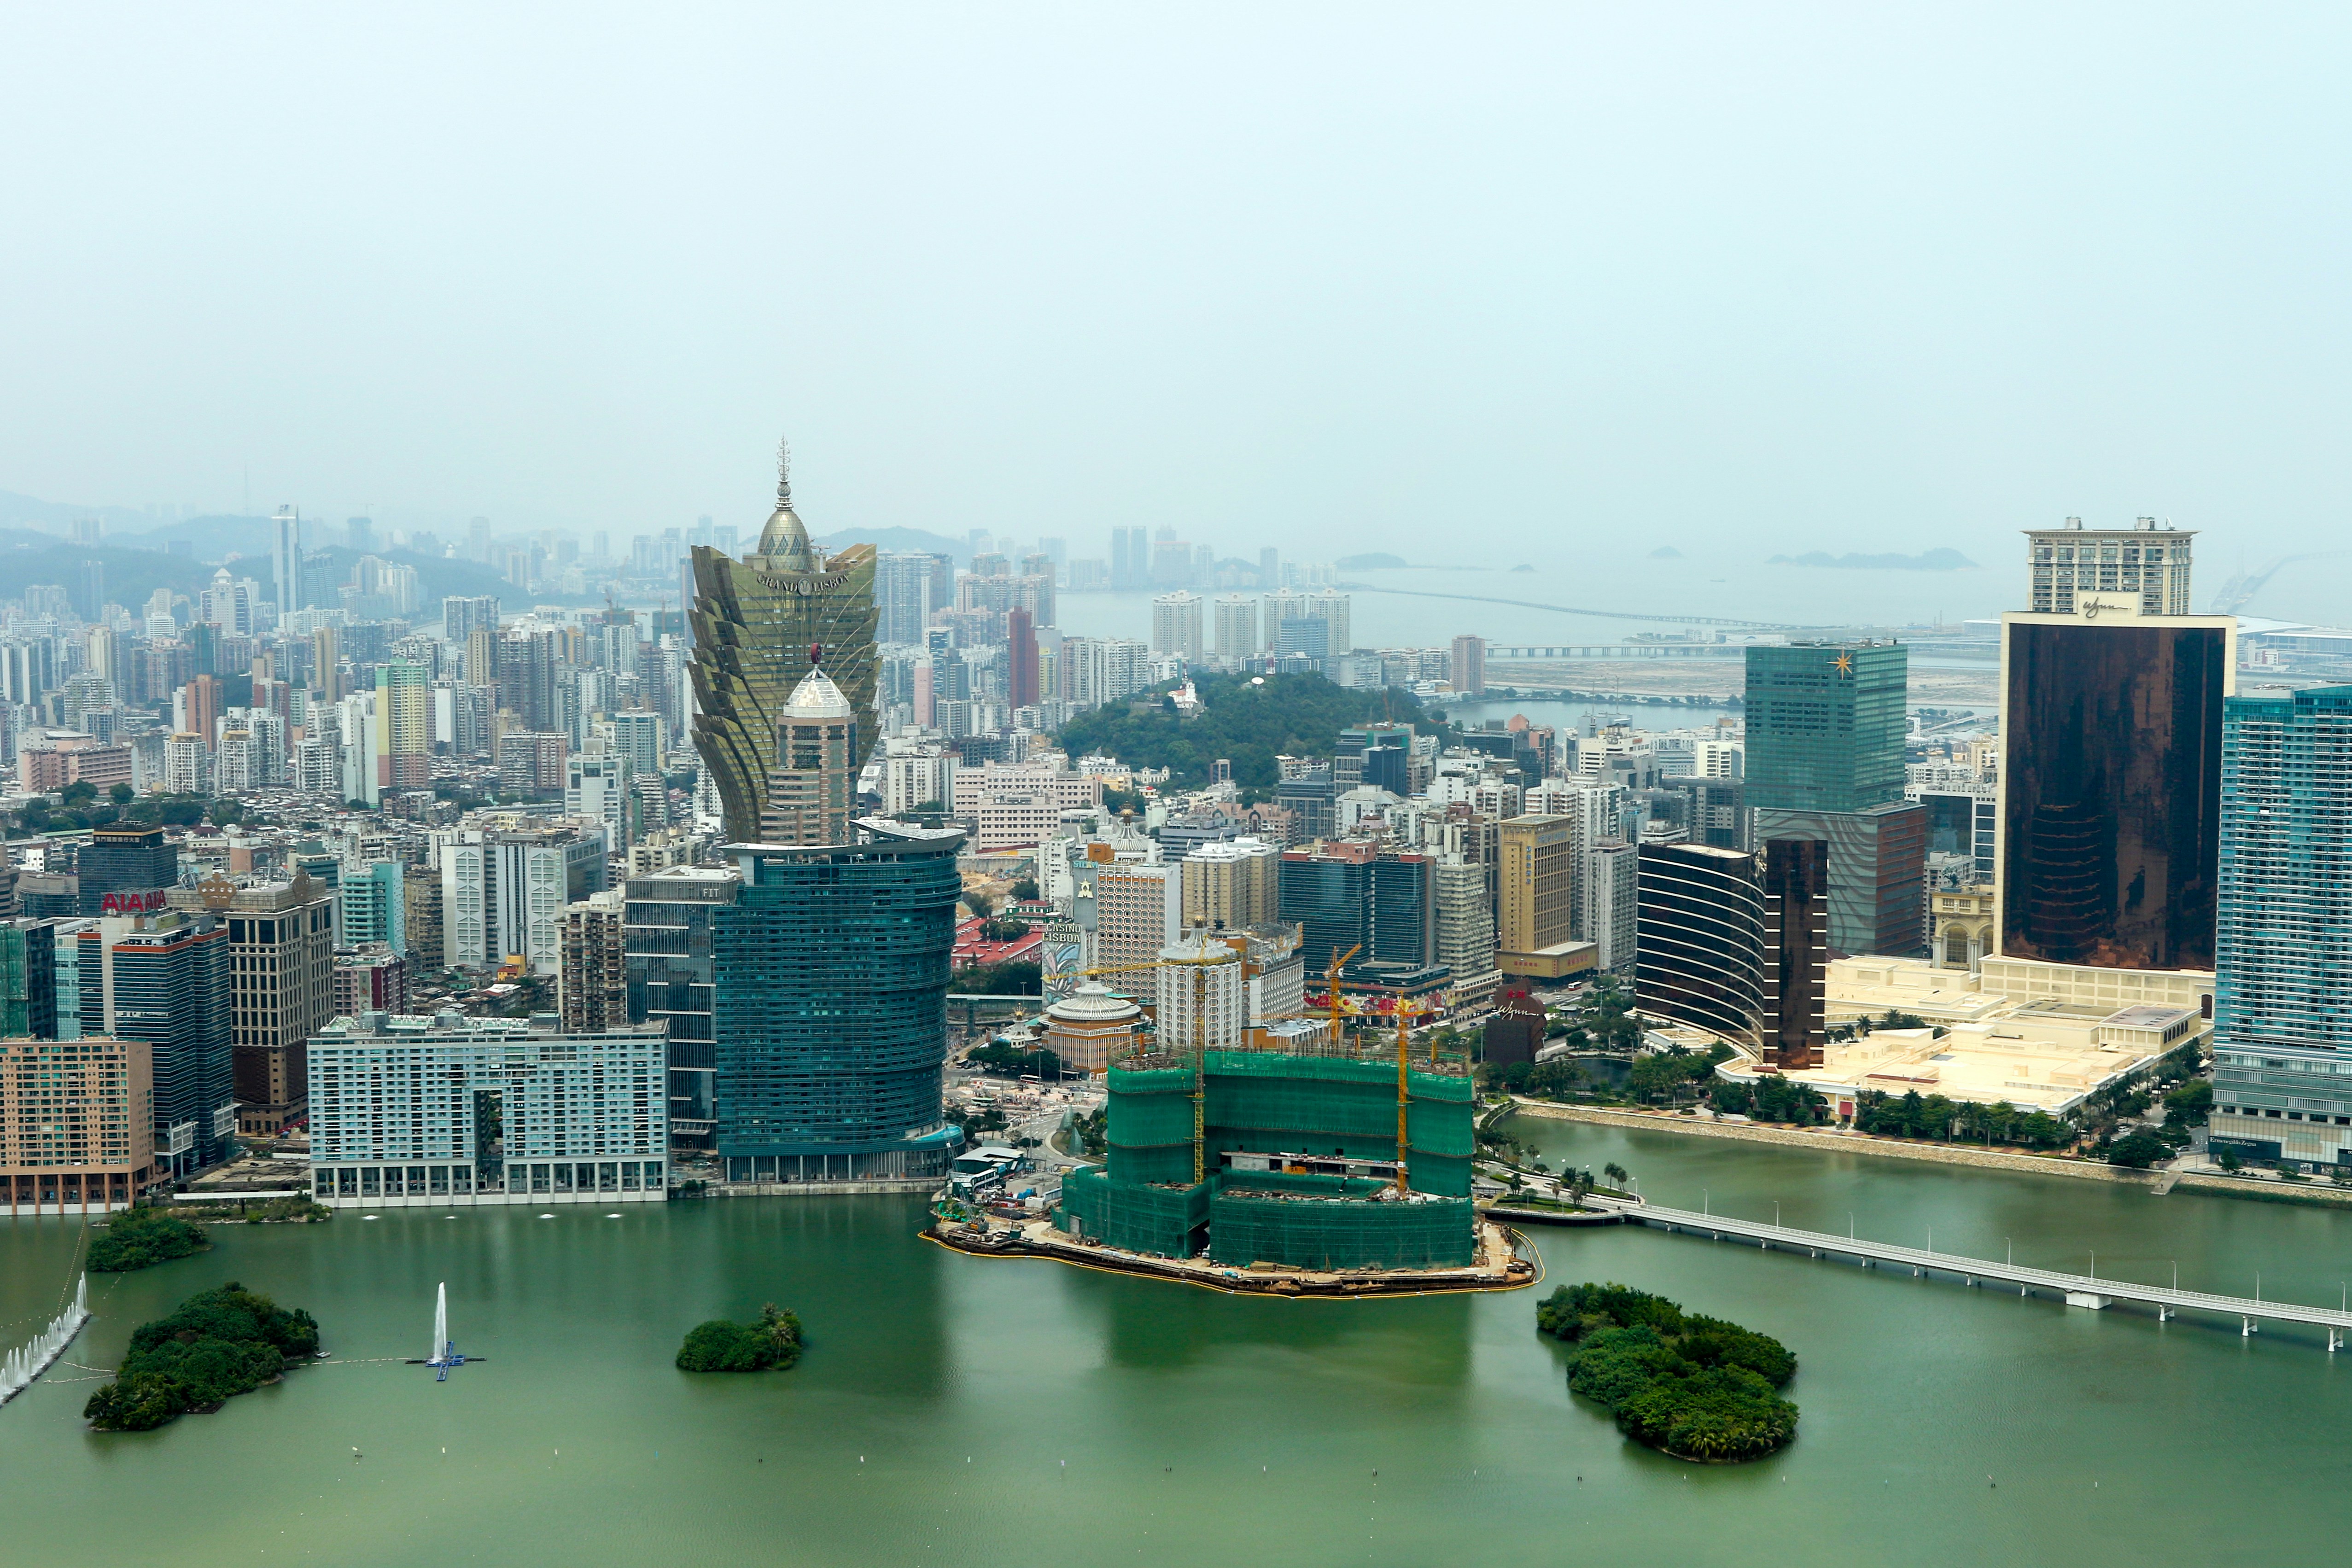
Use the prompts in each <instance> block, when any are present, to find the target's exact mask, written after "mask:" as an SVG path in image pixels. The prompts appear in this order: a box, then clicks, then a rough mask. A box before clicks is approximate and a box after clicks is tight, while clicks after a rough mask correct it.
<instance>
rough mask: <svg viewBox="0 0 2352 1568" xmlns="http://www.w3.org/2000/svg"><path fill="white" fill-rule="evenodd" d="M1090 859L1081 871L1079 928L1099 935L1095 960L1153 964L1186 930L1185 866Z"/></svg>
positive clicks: (1100, 964)
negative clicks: (1164, 949)
mask: <svg viewBox="0 0 2352 1568" xmlns="http://www.w3.org/2000/svg"><path fill="white" fill-rule="evenodd" d="M1098 847H1099V848H1100V849H1101V850H1102V852H1103V853H1104V855H1105V856H1106V858H1105V859H1103V860H1099V861H1097V860H1093V859H1088V860H1086V861H1083V862H1079V864H1078V866H1077V868H1076V870H1077V887H1076V914H1077V924H1078V928H1079V929H1080V930H1081V931H1084V932H1088V933H1091V935H1092V936H1093V948H1094V961H1095V964H1096V965H1097V967H1101V968H1106V969H1116V968H1124V967H1129V966H1130V965H1137V964H1149V963H1151V962H1153V961H1154V960H1156V959H1157V958H1158V957H1159V956H1160V948H1162V947H1165V946H1168V944H1169V943H1171V942H1173V941H1176V940H1177V939H1178V938H1179V937H1180V936H1182V934H1183V928H1184V877H1183V871H1182V868H1181V867H1179V866H1171V865H1139V864H1136V863H1133V862H1127V861H1114V860H1110V859H1108V858H1107V857H1108V854H1109V846H1108V845H1102V846H1098Z"/></svg>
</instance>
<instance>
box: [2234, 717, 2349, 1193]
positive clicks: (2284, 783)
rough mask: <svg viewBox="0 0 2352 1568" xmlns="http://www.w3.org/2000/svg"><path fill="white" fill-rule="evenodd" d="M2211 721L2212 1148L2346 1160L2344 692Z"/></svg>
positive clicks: (2258, 1155)
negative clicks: (2216, 835)
mask: <svg viewBox="0 0 2352 1568" xmlns="http://www.w3.org/2000/svg"><path fill="white" fill-rule="evenodd" d="M2221 724H2222V738H2221V849H2220V856H2219V861H2220V866H2219V869H2220V883H2221V894H2220V900H2219V929H2218V932H2217V937H2216V942H2215V951H2214V967H2215V974H2214V977H2213V1101H2214V1104H2213V1117H2212V1131H2211V1134H2210V1137H2211V1144H2212V1146H2213V1147H2214V1148H2215V1149H2217V1150H2219V1149H2225V1148H2226V1149H2231V1150H2234V1151H2235V1152H2236V1153H2238V1154H2239V1155H2241V1156H2242V1157H2244V1158H2248V1159H2264V1160H2279V1159H2287V1160H2298V1161H2306V1162H2310V1163H2313V1164H2318V1165H2331V1166H2340V1165H2347V1164H2352V874H2347V872H2352V865H2347V849H2352V768H2347V759H2352V686H2319V687H2314V688H2311V689H2308V690H2305V691H2299V692H2294V693H2293V694H2291V695H2276V696H2273V695H2263V696H2242V697H2234V696H2233V697H2231V698H2230V699H2229V700H2228V701H2227V702H2226V703H2224V704H2223V705H2222V719H2221Z"/></svg>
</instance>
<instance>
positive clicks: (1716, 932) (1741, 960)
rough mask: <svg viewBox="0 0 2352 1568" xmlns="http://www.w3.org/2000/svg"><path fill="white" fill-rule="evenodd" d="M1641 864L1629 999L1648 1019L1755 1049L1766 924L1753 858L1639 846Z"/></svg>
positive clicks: (1705, 849) (1704, 849)
mask: <svg viewBox="0 0 2352 1568" xmlns="http://www.w3.org/2000/svg"><path fill="white" fill-rule="evenodd" d="M1640 854H1641V861H1640V870H1639V872H1638V873H1636V878H1637V894H1638V897H1639V900H1640V908H1639V914H1638V915H1637V916H1636V925H1635V931H1634V937H1633V991H1634V995H1635V997H1636V998H1639V1000H1640V1002H1641V1005H1642V1007H1643V1009H1645V1010H1647V1011H1649V1012H1654V1013H1661V1014H1664V1016H1665V1017H1667V1018H1670V1019H1675V1020H1677V1021H1678V1022H1682V1023H1687V1024H1696V1025H1697V1026H1698V1027H1699V1028H1700V1029H1704V1030H1713V1031H1714V1032H1716V1033H1717V1034H1719V1035H1721V1036H1723V1037H1724V1038H1725V1039H1727V1040H1738V1041H1741V1042H1742V1043H1744V1044H1748V1045H1757V1044H1759V1043H1760V1040H1761V1034H1762V1026H1763V1021H1764V981H1765V975H1764V925H1765V922H1764V888H1763V884H1762V882H1761V880H1760V879H1759V876H1758V874H1757V865H1756V857H1755V856H1754V855H1750V854H1742V853H1740V852H1738V851H1737V850H1718V849H1714V848H1711V847H1709V846H1708V845H1706V844H1643V846H1642V847H1641V851H1640Z"/></svg>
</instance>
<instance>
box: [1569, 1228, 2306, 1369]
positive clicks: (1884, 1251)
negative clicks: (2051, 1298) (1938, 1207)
mask: <svg viewBox="0 0 2352 1568" xmlns="http://www.w3.org/2000/svg"><path fill="white" fill-rule="evenodd" d="M1583 1201H1584V1203H1585V1205H1586V1206H1587V1207H1591V1208H1599V1209H1607V1210H1613V1211H1614V1212H1616V1213H1619V1214H1622V1215H1623V1216H1624V1217H1625V1218H1626V1219H1627V1220H1629V1221H1631V1222H1632V1223H1633V1224H1636V1225H1646V1226H1649V1227H1651V1228H1655V1229H1664V1230H1668V1231H1687V1232H1689V1233H1691V1234H1693V1235H1699V1236H1707V1237H1711V1238H1713V1239H1717V1240H1734V1241H1753V1242H1755V1243H1756V1244H1757V1245H1758V1246H1759V1247H1766V1248H1769V1247H1779V1248H1784V1249H1790V1250H1802V1251H1805V1252H1807V1253H1809V1254H1810V1255H1811V1256H1812V1257H1815V1258H1827V1257H1848V1258H1856V1259H1859V1260H1861V1261H1862V1264H1863V1266H1864V1268H1869V1267H1871V1266H1873V1265H1874V1264H1880V1263H1891V1264H1895V1265H1899V1266H1901V1267H1904V1268H1907V1269H1909V1270H1911V1271H1912V1273H1913V1274H1914V1275H1916V1276H1917V1277H1920V1278H1923V1279H1924V1278H1927V1277H1930V1276H1932V1275H1936V1274H1948V1275H1952V1276H1955V1277H1957V1278H1959V1279H1962V1280H1965V1281H1967V1282H1968V1283H1969V1284H1970V1285H1979V1284H1982V1283H1985V1282H1987V1281H1990V1282H1992V1283H1995V1284H2000V1285H2014V1286H2016V1287H2017V1293H2018V1294H2019V1295H2021V1296H2022V1295H2028V1294H2031V1293H2032V1292H2033V1291H2045V1292H2049V1293H2051V1294H2054V1295H2058V1296H2061V1297H2063V1298H2064V1300H2065V1301H2066V1304H2067V1305H2068V1306H2074V1307H2089V1308H2093V1309H2097V1308H2103V1307H2106V1306H2109V1305H2112V1304H2113V1303H2115V1302H2116V1301H2131V1302H2134V1303H2137V1305H2140V1306H2146V1307H2154V1308H2155V1309H2156V1312H2157V1317H2158V1321H2162V1320H2163V1319H2166V1318H2170V1317H2175V1316H2178V1315H2179V1313H2181V1312H2215V1313H2220V1314H2222V1315H2224V1316H2231V1317H2235V1318H2236V1319H2237V1320H2238V1331H2239V1333H2242V1334H2250V1333H2254V1332H2255V1327H2254V1325H2255V1324H2256V1323H2258V1322H2284V1323H2301V1324H2305V1325H2307V1326H2309V1327H2313V1328H2320V1329H2325V1330H2326V1332H2327V1348H2328V1350H2329V1351H2331V1352H2333V1351H2335V1350H2336V1349H2337V1348H2339V1347H2340V1346H2341V1345H2342V1344H2343V1343H2345V1336H2346V1334H2347V1332H2352V1312H2346V1311H2341V1310H2338V1309H2336V1308H2329V1307H2306V1306H2301V1305H2298V1304H2296V1303H2294V1302H2292V1301H2263V1300H2262V1299H2261V1298H2260V1297H2258V1296H2256V1297H2247V1296H2223V1295H2216V1294H2214V1293H2213V1292H2211V1291H2183V1290H2179V1289H2177V1288H2175V1289H2167V1288H2165V1287H2163V1286H2159V1285H2142V1284H2137V1283H2136V1282H2134V1281H2128V1280H2103V1279H2100V1278H2099V1277H2098V1276H2097V1275H2095V1274H2068V1273H2062V1272H2060V1271H2059V1270H2053V1269H2029V1268H2023V1267H2021V1266H2020V1265H2018V1264H2015V1263H2010V1262H2002V1261H1996V1260H1992V1259H1989V1258H1969V1257H1966V1256H1963V1255H1961V1254H1958V1253H1953V1252H1936V1251H1931V1250H1928V1249H1924V1248H1917V1247H1898V1246H1895V1245H1894V1244H1893V1243H1891V1242H1885V1241H1869V1240H1864V1239H1862V1238H1860V1237H1855V1236H1839V1235H1836V1234H1834V1233H1832V1232H1830V1231H1825V1230H1800V1229H1797V1228H1793V1227H1790V1226H1782V1225H1775V1224H1772V1223H1770V1222H1769V1221H1762V1220H1753V1219H1733V1218H1727V1217H1726V1216H1724V1215H1720V1214H1711V1213H1708V1212H1706V1210H1704V1209H1698V1210H1694V1209H1687V1208H1664V1207H1660V1206H1658V1205H1656V1204H1654V1203H1644V1202H1643V1201H1641V1200H1640V1199H1638V1198H1636V1199H1632V1200H1626V1199H1620V1198H1610V1197H1599V1196H1597V1195H1593V1196H1588V1197H1586V1198H1585V1199H1584V1200H1583Z"/></svg>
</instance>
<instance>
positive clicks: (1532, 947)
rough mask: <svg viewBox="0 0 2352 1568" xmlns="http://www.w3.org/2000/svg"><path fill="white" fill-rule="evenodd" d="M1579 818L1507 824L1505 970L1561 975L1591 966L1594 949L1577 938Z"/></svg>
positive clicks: (1538, 975)
mask: <svg viewBox="0 0 2352 1568" xmlns="http://www.w3.org/2000/svg"><path fill="white" fill-rule="evenodd" d="M1576 847H1577V834H1576V823H1575V821H1574V820H1573V819H1571V818H1569V817H1538V816H1529V817H1514V818H1512V819H1510V820H1509V821H1506V822H1504V823H1503V824H1502V834H1501V853H1502V862H1501V864H1502V877H1501V889H1500V894H1501V896H1500V903H1499V904H1497V909H1498V911H1499V913H1500V915H1501V919H1500V920H1499V921H1497V922H1496V924H1497V925H1498V926H1499V927H1500V930H1499V932H1498V936H1499V939H1500V942H1501V944H1502V947H1501V952H1500V954H1499V955H1498V956H1497V957H1496V962H1497V963H1499V964H1500V965H1501V966H1502V968H1503V973H1505V974H1506V975H1522V976H1526V977H1530V978H1540V979H1558V978H1559V977H1562V976H1565V975H1569V974H1572V973H1574V972H1575V971H1577V970H1579V969H1581V968H1585V967H1589V966H1590V965H1591V961H1592V955H1591V953H1590V952H1588V951H1587V950H1586V947H1585V944H1583V943H1581V942H1578V941H1576V940H1574V939H1573V930H1574V925H1575V911H1576V887H1575V882H1576Z"/></svg>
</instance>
